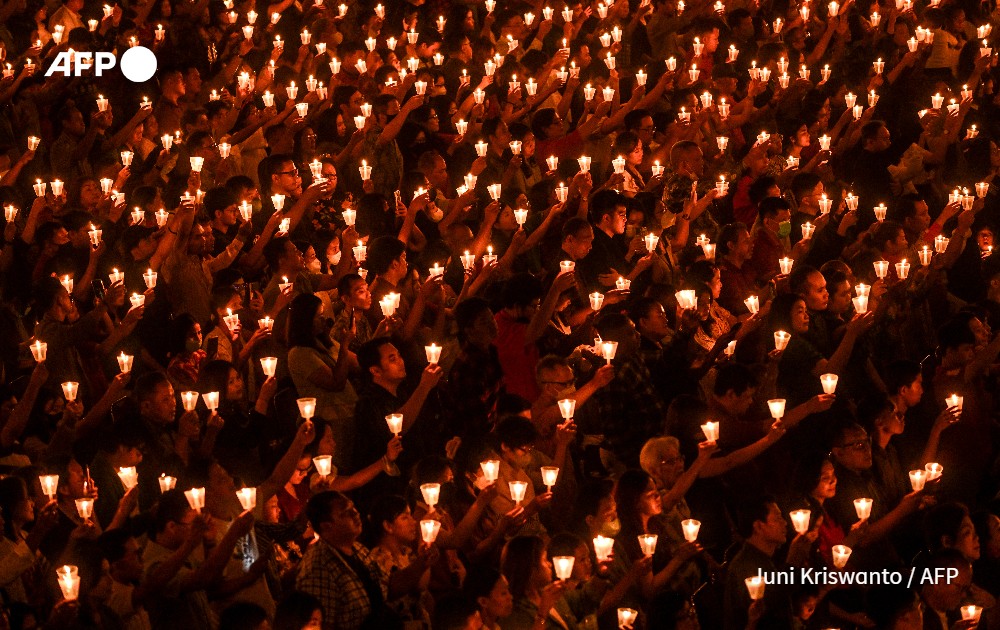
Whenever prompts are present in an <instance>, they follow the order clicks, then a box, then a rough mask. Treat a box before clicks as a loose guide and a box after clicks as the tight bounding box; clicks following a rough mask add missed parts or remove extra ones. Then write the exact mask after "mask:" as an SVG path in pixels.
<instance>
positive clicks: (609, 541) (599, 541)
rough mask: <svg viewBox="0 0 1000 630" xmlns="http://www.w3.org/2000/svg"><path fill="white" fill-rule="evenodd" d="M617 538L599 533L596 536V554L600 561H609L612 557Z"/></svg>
mask: <svg viewBox="0 0 1000 630" xmlns="http://www.w3.org/2000/svg"><path fill="white" fill-rule="evenodd" d="M614 545H615V539H614V538H606V537H604V536H600V535H598V536H597V537H596V538H594V554H595V555H596V556H597V561H598V562H607V561H608V560H610V559H611V550H612V549H613V548H614Z"/></svg>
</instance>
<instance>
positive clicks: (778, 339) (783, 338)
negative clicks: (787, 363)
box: [774, 330, 792, 350]
mask: <svg viewBox="0 0 1000 630" xmlns="http://www.w3.org/2000/svg"><path fill="white" fill-rule="evenodd" d="M791 338H792V336H791V335H790V334H788V333H787V332H785V331H784V330H779V331H777V332H775V333H774V348H775V350H784V349H785V348H787V347H788V342H789V341H790V340H791Z"/></svg>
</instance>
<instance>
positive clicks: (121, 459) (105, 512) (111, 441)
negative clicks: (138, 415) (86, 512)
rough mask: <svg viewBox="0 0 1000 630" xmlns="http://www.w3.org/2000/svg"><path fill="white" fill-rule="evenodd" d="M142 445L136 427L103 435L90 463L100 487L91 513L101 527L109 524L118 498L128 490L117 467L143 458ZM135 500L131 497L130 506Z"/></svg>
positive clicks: (136, 462) (132, 463)
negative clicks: (131, 429) (133, 429)
mask: <svg viewBox="0 0 1000 630" xmlns="http://www.w3.org/2000/svg"><path fill="white" fill-rule="evenodd" d="M109 433H110V432H109ZM141 446H142V440H141V438H140V436H139V435H138V433H137V432H135V431H131V432H129V431H117V432H114V433H111V434H110V435H108V436H107V437H103V436H102V439H101V441H100V444H99V447H98V448H99V450H98V452H97V455H96V456H95V457H94V459H93V461H91V463H90V472H91V475H92V476H93V478H94V482H95V483H96V484H97V486H98V487H99V488H101V492H100V494H98V495H97V499H96V500H95V501H94V517H95V518H96V519H97V522H98V523H100V524H101V526H102V527H105V528H106V527H108V526H109V525H110V524H111V522H112V521H113V520H114V518H115V515H116V514H117V512H118V509H119V504H120V502H121V500H122V499H123V498H124V497H125V495H126V494H127V493H128V490H126V489H125V487H124V485H123V484H122V481H121V479H120V477H119V475H118V471H119V470H120V469H121V468H130V467H131V468H134V467H136V466H138V465H139V463H140V462H141V461H142V452H141V451H140V448H141ZM134 494H136V498H137V496H138V491H137V490H136V491H135V492H134ZM137 503H138V502H137V501H133V500H131V497H130V500H129V502H128V504H129V506H131V507H135V506H136V505H137ZM127 516H131V514H128V515H127Z"/></svg>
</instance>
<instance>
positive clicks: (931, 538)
mask: <svg viewBox="0 0 1000 630" xmlns="http://www.w3.org/2000/svg"><path fill="white" fill-rule="evenodd" d="M967 516H969V508H967V507H965V506H964V505H962V504H961V503H956V502H950V503H941V504H939V505H935V506H934V507H932V508H931V509H929V510H928V511H927V513H926V514H925V515H924V523H923V529H924V543H925V544H926V545H927V548H928V549H929V550H930V551H931V552H932V553H933V552H936V551H939V550H941V549H950V547H945V545H944V541H942V539H943V538H945V537H947V538H949V539H950V540H951V544H952V545H954V544H955V542H956V541H957V540H958V533H959V531H960V530H961V529H962V521H963V520H964V519H965V517H967Z"/></svg>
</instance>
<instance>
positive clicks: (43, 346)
mask: <svg viewBox="0 0 1000 630" xmlns="http://www.w3.org/2000/svg"><path fill="white" fill-rule="evenodd" d="M28 347H29V348H30V349H31V356H32V357H34V358H35V361H36V362H38V363H41V362H42V361H44V360H45V355H46V354H47V353H48V350H49V344H47V343H45V342H44V341H39V340H37V339H36V340H35V343H33V344H31V345H30V346H28Z"/></svg>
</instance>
